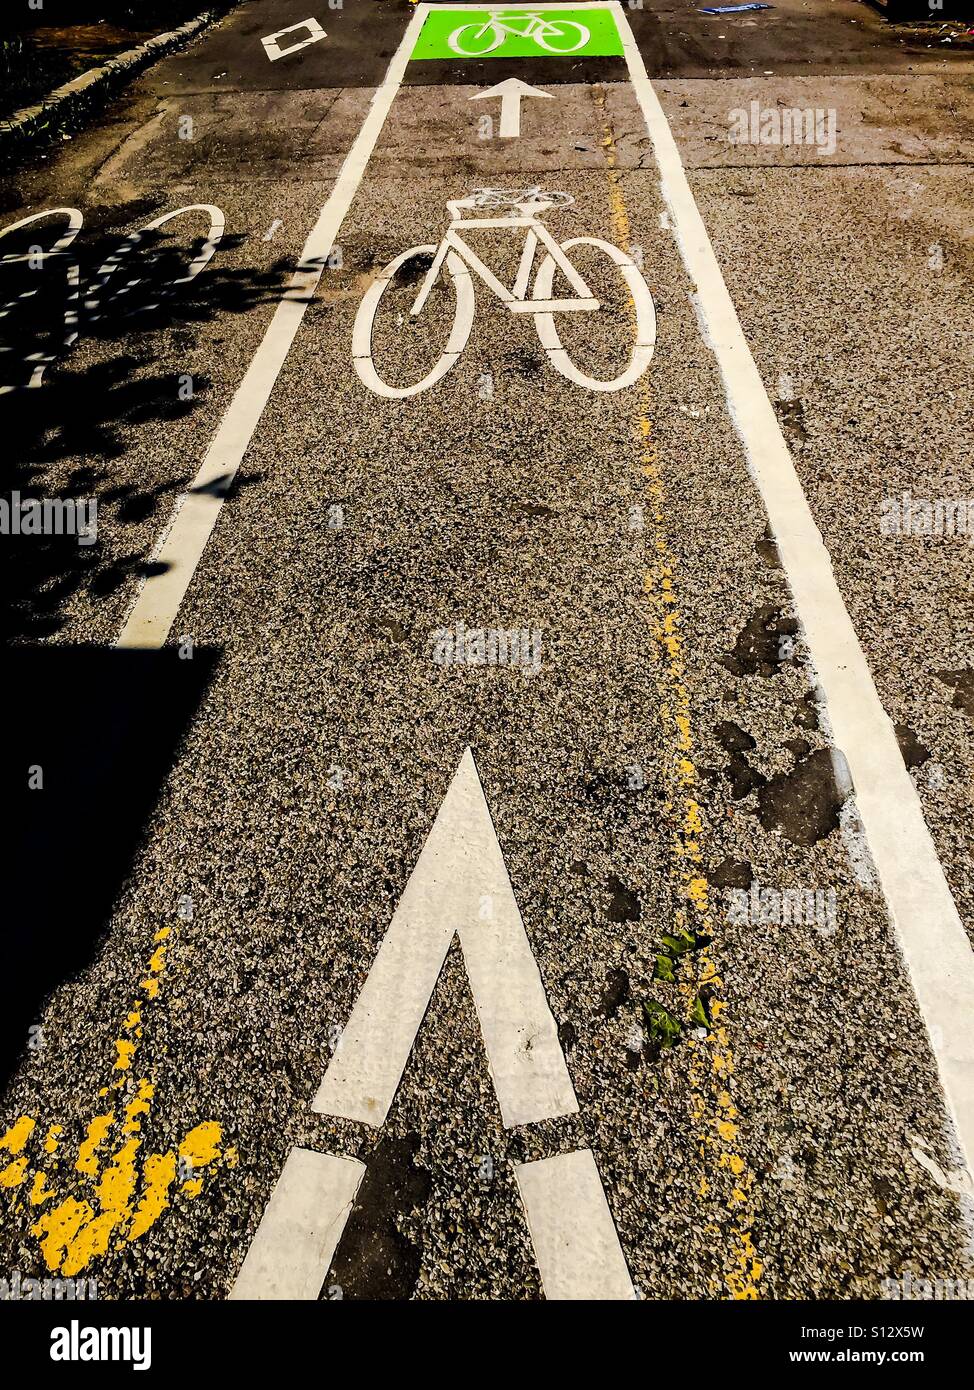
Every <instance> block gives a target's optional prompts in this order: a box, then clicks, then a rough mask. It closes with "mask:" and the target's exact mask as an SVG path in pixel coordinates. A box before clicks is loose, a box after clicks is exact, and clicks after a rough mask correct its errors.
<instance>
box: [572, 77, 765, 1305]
mask: <svg viewBox="0 0 974 1390" xmlns="http://www.w3.org/2000/svg"><path fill="white" fill-rule="evenodd" d="M593 98H594V101H595V105H596V108H597V110H598V113H599V116H600V118H601V121H602V125H603V138H602V149H603V152H604V154H605V160H606V176H607V179H608V183H609V203H610V207H611V213H612V226H613V232H614V235H615V239H616V244H617V245H618V246H619V247H620V248H621V249H622V250H624V251H627V252H628V251H629V249H630V247H631V246H632V244H633V236H632V227H631V224H630V221H629V214H628V211H627V209H626V204H625V200H624V198H623V194H622V174H621V171H620V169H619V165H618V154H617V150H616V142H615V137H614V135H613V133H612V128H611V126H610V124H609V119H608V113H607V109H606V100H605V92H604V91H603V90H602V89H601V88H595V89H593ZM637 389H638V393H639V394H638V419H637V426H638V433H639V439H640V454H641V462H642V470H643V476H644V477H645V479H646V491H647V495H648V498H649V503H650V505H649V507H648V509H647V510H648V512H649V514H650V516H651V518H652V521H651V533H652V541H653V548H654V550H655V558H654V564H653V568H652V569H651V570H649V571H648V572H647V573H646V575H645V577H644V581H643V591H644V593H645V595H646V598H647V599H648V601H649V603H650V606H651V609H652V623H653V636H654V637H655V639H656V642H657V644H658V647H659V649H660V654H661V658H662V659H661V661H660V663H659V667H658V685H659V692H660V722H661V724H662V726H663V730H664V732H665V734H666V736H667V755H668V765H667V769H666V771H667V780H668V782H669V785H670V789H671V801H670V804H669V806H668V813H669V816H670V820H671V865H670V877H671V882H672V883H673V886H674V889H675V896H676V902H677V906H676V909H675V914H674V928H675V931H676V932H679V931H690V932H692V933H694V934H696V935H698V936H703V937H705V938H708V939H712V938H713V920H712V918H711V915H710V908H709V885H708V883H707V877H706V872H705V869H704V859H703V850H702V848H701V839H702V835H703V817H702V815H701V812H700V805H699V802H698V801H697V796H696V789H697V781H698V778H697V769H696V765H695V763H694V761H693V730H692V723H691V710H690V695H689V691H688V689H687V685H686V680H685V675H686V666H685V660H684V644H683V636H682V633H681V619H680V610H679V606H678V600H677V594H676V586H675V583H674V571H675V564H674V561H673V558H672V554H671V551H670V547H669V542H668V540H667V531H666V507H667V498H666V490H665V487H664V484H663V478H662V474H661V472H660V466H659V452H658V449H657V446H656V443H655V441H654V438H653V420H652V413H653V398H652V392H651V389H650V386H649V377H648V376H647V375H645V374H644V375H643V376H642V377H641V378H640V381H639V385H638V388H637ZM694 954H695V959H696V963H697V977H696V979H695V980H694V981H692V982H688V981H681V982H680V986H679V987H680V989H681V991H682V993H683V995H684V999H685V1003H686V1006H687V1007H686V1012H687V1013H688V1014H689V1011H690V1008H691V1006H692V1004H693V1002H694V1001H695V1000H697V999H698V998H699V997H700V991H701V990H702V989H704V988H705V989H706V991H707V998H708V1007H709V1015H710V1020H709V1026H708V1028H707V1034H706V1037H705V1038H704V1039H702V1040H701V1039H698V1038H695V1037H694V1036H692V1035H690V1036H689V1037H687V1040H686V1046H687V1047H688V1048H689V1050H690V1086H691V1095H690V1104H691V1113H692V1115H693V1118H694V1122H695V1123H696V1124H697V1125H698V1141H699V1152H700V1157H701V1158H702V1160H703V1162H704V1168H705V1171H704V1173H703V1175H702V1176H701V1181H700V1188H699V1195H700V1197H701V1198H703V1199H705V1200H707V1201H708V1202H711V1203H713V1202H719V1203H721V1204H722V1206H723V1208H724V1211H725V1212H726V1213H728V1214H729V1216H730V1222H729V1227H728V1222H727V1220H726V1218H725V1219H724V1220H722V1222H721V1225H720V1227H714V1228H713V1229H714V1233H715V1234H717V1233H718V1231H719V1230H721V1231H722V1230H725V1229H726V1230H727V1233H728V1234H729V1237H730V1244H729V1248H728V1249H727V1251H726V1253H725V1255H724V1256H723V1257H722V1263H723V1266H724V1284H725V1290H724V1291H725V1292H726V1293H727V1294H729V1295H730V1297H732V1298H735V1299H756V1298H758V1297H759V1293H758V1283H759V1281H760V1278H761V1275H762V1272H763V1266H762V1264H761V1261H760V1260H759V1258H758V1255H757V1251H756V1250H755V1248H754V1244H753V1241H752V1236H751V1227H752V1215H751V1190H752V1188H753V1186H754V1174H753V1173H752V1172H751V1170H750V1169H749V1168H748V1166H747V1163H746V1162H745V1160H744V1159H743V1158H742V1157H741V1156H740V1154H739V1153H737V1151H736V1145H737V1139H738V1133H739V1129H738V1125H737V1123H736V1121H737V1120H738V1118H739V1116H738V1111H737V1109H736V1107H735V1105H734V1102H733V1099H732V1094H731V1086H732V1077H733V1075H734V1057H733V1053H732V1051H731V1045H730V1040H729V1037H728V1033H727V1028H726V1026H725V1025H724V1024H723V1022H722V1021H721V1019H722V1016H723V1014H724V1013H725V1011H726V1007H727V1006H726V1004H725V1003H724V1001H723V1000H722V999H721V998H720V997H719V995H720V993H721V991H722V988H723V981H722V980H721V978H720V976H719V974H718V972H717V966H716V964H715V962H714V960H713V958H712V956H711V955H710V954H709V951H708V949H707V947H706V946H703V947H701V949H700V950H698V951H697V952H695V953H694ZM713 1292H715V1293H716V1292H718V1290H717V1289H714V1290H713Z"/></svg>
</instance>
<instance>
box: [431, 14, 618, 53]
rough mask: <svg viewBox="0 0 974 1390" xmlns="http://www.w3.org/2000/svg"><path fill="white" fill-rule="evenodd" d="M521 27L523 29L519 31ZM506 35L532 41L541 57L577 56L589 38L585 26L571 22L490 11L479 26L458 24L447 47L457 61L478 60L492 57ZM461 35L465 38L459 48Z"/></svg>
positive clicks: (589, 35) (534, 15)
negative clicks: (547, 55)
mask: <svg viewBox="0 0 974 1390" xmlns="http://www.w3.org/2000/svg"><path fill="white" fill-rule="evenodd" d="M521 25H523V26H525V27H523V28H521V27H519V26H521ZM509 34H512V35H514V37H515V38H523V39H533V40H534V42H535V43H536V44H537V45H538V47H539V48H540V49H542V50H543V51H544V52H545V53H577V52H578V50H579V49H580V48H584V47H585V45H586V44H587V43H588V41H589V39H590V38H591V33H590V31H589V30H588V29H586V27H585V25H584V24H578V23H577V22H576V21H575V20H573V19H545V17H544V15H541V14H532V13H530V12H529V13H525V12H524V11H523V10H514V11H513V12H510V11H509V12H507V13H505V12H504V11H503V10H494V11H492V12H491V13H490V14H489V15H488V16H487V20H486V22H485V23H483V24H476V23H474V24H462V25H461V26H460V28H459V29H454V31H453V33H452V34H450V36H449V38H448V39H447V43H448V44H449V45H450V47H451V48H452V49H453V51H454V53H456V54H458V55H459V56H460V57H461V58H479V57H480V56H481V55H483V54H484V53H493V51H494V49H495V48H499V47H500V45H501V44H502V43H503V42H504V40H505V39H506V38H507V36H508V35H509ZM461 35H466V40H465V42H464V44H463V45H461V42H460V38H461Z"/></svg>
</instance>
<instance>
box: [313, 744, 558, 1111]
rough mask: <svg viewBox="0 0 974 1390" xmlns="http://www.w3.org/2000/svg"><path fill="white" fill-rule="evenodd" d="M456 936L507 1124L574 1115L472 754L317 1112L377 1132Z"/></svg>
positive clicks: (409, 887)
mask: <svg viewBox="0 0 974 1390" xmlns="http://www.w3.org/2000/svg"><path fill="white" fill-rule="evenodd" d="M454 932H458V933H459V937H460V945H461V948H462V950H463V958H464V963H465V965H466V968H467V974H468V976H469V978H470V988H471V991H472V993H473V997H474V1004H475V1006H476V1009H477V1017H478V1019H479V1021H480V1028H481V1032H482V1034H483V1039H484V1047H485V1049H486V1052H487V1061H488V1064H489V1066H490V1070H491V1075H492V1077H493V1081H494V1089H495V1091H496V1093H497V1100H498V1103H499V1105H500V1109H501V1115H502V1117H503V1120H504V1124H505V1125H506V1126H507V1127H508V1128H510V1127H511V1126H513V1125H524V1124H533V1123H534V1122H535V1121H537V1120H544V1119H549V1118H554V1117H555V1116H557V1115H572V1114H575V1113H576V1111H577V1110H578V1102H577V1100H576V1099H575V1091H574V1089H573V1087H572V1083H571V1077H570V1076H569V1074H568V1068H567V1066H566V1064H565V1057H564V1053H563V1052H562V1050H561V1044H560V1043H559V1041H558V1031H557V1028H556V1027H555V1021H554V1019H553V1018H552V1016H551V1010H550V1009H549V1007H548V1001H547V998H546V997H545V992H544V985H543V984H542V981H541V975H540V973H539V971H538V966H537V962H536V961H535V959H534V956H533V954H532V952H531V947H530V945H529V943H528V939H527V935H526V934H525V931H524V923H523V921H522V919H521V913H520V910H519V909H518V905H517V901H516V899H515V897H514V890H513V889H512V887H511V880H510V878H509V876H508V873H507V867H506V865H505V864H504V857H503V855H502V853H501V848H500V845H499V844H498V842H497V836H496V834H495V832H494V827H493V824H492V823H491V819H490V811H489V810H488V808H487V802H486V800H485V798H484V792H483V788H482V786H481V784H480V778H479V777H478V776H477V769H476V766H475V765H474V760H473V754H472V753H471V751H470V749H469V748H468V749H467V750H466V752H465V753H464V755H463V757H462V758H461V760H460V765H459V767H458V768H457V771H456V773H455V775H454V777H453V781H452V782H451V784H450V788H449V790H448V792H447V794H446V796H445V797H444V799H443V803H442V805H441V806H440V809H439V811H438V813H437V816H436V820H435V821H434V822H433V828H432V830H431V831H430V833H429V837H428V839H427V841H426V844H425V845H424V846H423V850H422V853H421V854H420V856H419V859H418V860H417V863H416V867H415V869H414V870H413V872H412V874H411V876H410V879H409V882H408V883H407V884H406V887H405V889H404V891H403V895H402V897H401V898H400V900H399V903H398V905H397V907H396V911H395V913H394V915H393V918H392V922H391V924H390V926H389V930H388V931H387V932H386V935H385V938H384V940H383V942H382V945H381V946H380V947H379V951H378V954H377V955H376V958H375V962H374V963H373V966H372V969H371V970H370V971H369V975H368V978H367V980H366V982H365V984H364V985H363V987H362V992H361V994H360V995H359V997H358V999H357V1001H356V1003H355V1007H354V1008H353V1010H352V1015H351V1017H350V1019H349V1021H348V1024H347V1026H346V1028H345V1029H344V1031H343V1033H342V1036H341V1041H340V1043H339V1046H338V1047H337V1049H336V1051H335V1055H334V1057H333V1058H332V1061H331V1063H330V1064H329V1067H328V1070H327V1072H326V1073H325V1076H324V1079H323V1080H322V1083H321V1086H320V1087H319V1090H318V1094H317V1095H316V1096H315V1099H314V1102H313V1106H312V1108H313V1109H314V1110H315V1111H316V1112H317V1113H318V1114H319V1115H339V1116H343V1117H344V1118H345V1119H349V1120H359V1121H361V1122H362V1123H364V1124H368V1125H374V1126H376V1127H378V1126H379V1125H381V1124H382V1123H383V1122H384V1120H385V1118H386V1115H387V1114H388V1112H389V1107H390V1106H391V1104H392V1101H393V1098H394V1096H395V1094H396V1089H397V1087H398V1086H399V1082H400V1080H401V1079H402V1073H403V1070H404V1069H405V1066H406V1062H407V1060H408V1058H409V1053H410V1051H411V1050H412V1046H413V1043H414V1041H415V1038H416V1034H417V1032H418V1031H419V1026H420V1024H421V1023H422V1021H423V1017H424V1015H425V1013H426V1010H427V1008H428V1006H429V1001H430V998H431V996H432V993H433V990H434V988H435V986H436V981H437V979H438V978H439V974H440V971H441V970H442V968H443V962H444V960H445V959H446V953H447V951H448V949H449V946H450V942H451V941H452V940H453V934H454Z"/></svg>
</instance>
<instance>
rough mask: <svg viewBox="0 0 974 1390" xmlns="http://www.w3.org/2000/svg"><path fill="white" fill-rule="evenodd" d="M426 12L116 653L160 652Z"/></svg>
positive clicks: (380, 96)
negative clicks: (140, 649)
mask: <svg viewBox="0 0 974 1390" xmlns="http://www.w3.org/2000/svg"><path fill="white" fill-rule="evenodd" d="M428 8H429V7H428V6H426V5H418V6H417V7H416V13H415V14H414V15H413V17H412V19H411V20H410V21H409V24H408V25H407V27H406V32H405V34H404V35H403V38H402V42H401V43H400V45H399V47H398V48H397V49H396V52H395V55H394V56H393V59H392V62H391V63H390V64H389V70H388V72H387V73H386V75H385V78H384V80H383V82H382V85H381V86H380V87H378V88H377V89H376V92H375V95H374V97H373V99H372V106H371V109H370V111H369V114H368V115H367V116H366V118H365V120H364V121H363V123H362V127H361V129H360V130H359V133H358V135H357V136H356V137H355V143H354V144H353V145H352V148H351V149H350V150H349V152H348V154H347V155H346V157H345V161H344V163H343V164H342V167H341V172H340V173H339V175H338V178H337V180H336V182H335V186H334V188H333V189H332V192H331V195H330V197H329V198H328V201H327V202H326V203H325V205H324V207H323V208H322V209H321V212H320V213H319V215H318V220H317V222H316V223H315V225H314V227H313V228H312V230H311V234H310V235H309V237H308V240H307V241H306V242H305V245H304V250H303V252H302V254H301V262H300V264H299V266H298V269H297V271H295V273H294V275H293V276H292V277H291V280H290V282H289V284H288V287H287V290H286V291H285V295H284V298H283V299H282V300H281V303H280V304H279V305H278V306H277V309H276V310H275V311H274V317H273V318H272V319H271V321H270V323H269V324H268V326H267V331H266V333H265V334H264V337H263V340H262V341H261V344H260V347H259V348H258V349H257V351H256V352H255V353H254V356H253V358H252V360H251V363H250V366H249V367H248V368H247V371H246V374H245V375H244V378H243V380H242V381H241V383H240V385H239V386H238V387H237V390H236V392H235V394H234V397H233V400H232V401H231V402H230V405H229V407H228V409H227V412H226V414H225V415H224V417H223V419H222V420H221V422H220V427H219V429H218V430H217V432H216V435H215V437H214V439H213V442H212V443H211V444H210V447H209V449H208V450H207V453H206V457H205V458H204V460H203V463H202V465H201V467H200V470H199V472H198V473H197V475H196V478H195V479H194V481H193V484H192V487H191V488H190V490H189V492H187V493H186V494H184V496H183V497H182V498H181V499H180V501H179V503H178V504H177V506H176V509H175V511H174V513H173V516H172V519H171V522H170V527H169V531H168V533H167V534H166V536H165V538H164V540H163V542H162V544H161V546H160V548H159V550H158V553H157V554H156V555H155V557H154V558H155V559H156V560H158V561H159V562H160V563H161V564H162V565H164V566H165V569H164V570H163V571H162V572H161V573H160V574H156V575H152V576H151V577H149V578H147V579H146V580H145V581H144V583H143V585H142V588H141V589H140V591H139V593H138V595H137V597H136V600H135V603H134V605H133V607H132V609H131V611H130V613H129V615H128V618H127V620H126V623H125V626H124V627H123V629H122V633H121V636H120V637H119V639H118V643H117V645H118V646H119V647H161V646H162V644H163V643H164V642H165V640H166V638H167V637H168V635H169V631H170V629H171V627H172V625H173V623H174V622H175V620H176V614H177V612H178V610H179V605H180V604H181V602H182V600H183V598H184V596H185V594H186V590H187V589H188V587H189V583H190V580H191V579H192V577H193V574H194V572H195V570H196V566H197V565H198V564H199V562H200V557H201V556H202V554H203V549H204V547H205V545H206V542H207V541H208V540H209V538H210V535H211V534H212V532H213V528H214V526H215V525H216V521H217V517H218V516H219V515H220V509H221V508H222V506H223V502H224V499H225V498H226V495H227V492H228V491H229V489H230V486H231V484H232V482H233V479H234V478H235V477H236V474H237V470H238V469H239V467H240V463H241V460H242V459H243V456H244V453H245V452H246V450H247V448H248V446H249V444H250V441H251V439H252V437H253V433H254V430H255V429H256V428H257V423H258V421H259V420H260V417H261V415H262V414H263V411H264V407H265V406H266V404H267V401H268V399H269V397H270V394H271V391H272V390H273V388H274V383H275V382H276V381H277V378H278V375H279V373H280V371H281V368H282V367H283V365H284V359H285V358H286V357H287V354H288V352H289V351H290V348H291V344H292V343H293V341H294V337H295V334H296V333H297V331H298V329H299V328H300V326H301V321H302V319H303V318H304V312H305V309H306V308H307V306H308V303H309V302H310V300H311V299H312V297H313V296H314V292H315V290H316V289H317V287H318V281H319V280H320V279H321V274H322V270H323V269H324V265H325V261H326V259H327V256H328V254H329V252H330V251H331V249H332V246H333V245H334V243H335V238H336V236H337V235H338V230H339V228H340V227H341V224H342V222H343V221H344V220H345V217H346V214H347V213H348V209H349V208H350V207H351V204H352V199H353V198H354V197H355V194H356V192H357V191H358V186H359V184H360V183H361V181H362V176H363V174H364V173H365V168H366V165H367V164H368V162H369V160H370V159H371V157H372V151H373V150H374V149H375V145H376V141H377V140H378V138H379V134H380V132H381V130H382V127H383V125H384V123H385V119H386V116H387V115H388V114H389V108H390V107H391V106H392V103H393V101H394V100H395V97H396V93H397V92H398V90H399V87H400V85H401V83H402V79H403V75H404V73H405V71H406V64H407V63H408V62H409V55H410V54H411V53H412V50H413V48H414V47H415V44H416V39H417V37H418V36H419V31H420V29H421V28H422V26H423V22H424V20H425V18H426V14H427V11H428Z"/></svg>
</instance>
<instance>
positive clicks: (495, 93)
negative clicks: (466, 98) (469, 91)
mask: <svg viewBox="0 0 974 1390" xmlns="http://www.w3.org/2000/svg"><path fill="white" fill-rule="evenodd" d="M487 97H500V99H501V128H500V137H501V139H502V140H509V139H511V138H512V137H513V136H515V135H520V133H521V98H522V97H545V98H546V99H547V100H548V101H551V100H552V95H551V93H550V92H539V91H538V89H537V87H529V86H528V84H527V83H526V82H522V81H521V79H520V78H519V77H509V78H508V79H507V81H506V82H498V84H497V86H496V87H491V89H490V91H489V92H475V93H474V94H473V96H472V97H471V98H470V100H471V101H484V100H485V99H486V98H487Z"/></svg>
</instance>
